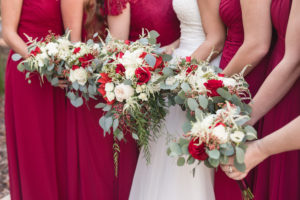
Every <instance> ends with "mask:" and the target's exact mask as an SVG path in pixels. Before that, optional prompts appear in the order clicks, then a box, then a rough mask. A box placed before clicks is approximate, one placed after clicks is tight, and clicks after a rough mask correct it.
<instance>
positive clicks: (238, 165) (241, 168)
mask: <svg viewBox="0 0 300 200" xmlns="http://www.w3.org/2000/svg"><path fill="white" fill-rule="evenodd" d="M234 166H235V168H236V169H237V170H239V171H240V172H245V170H246V165H245V163H242V164H240V163H238V162H237V160H236V159H234Z"/></svg>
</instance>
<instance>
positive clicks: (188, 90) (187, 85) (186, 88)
mask: <svg viewBox="0 0 300 200" xmlns="http://www.w3.org/2000/svg"><path fill="white" fill-rule="evenodd" d="M181 89H182V90H183V91H184V92H190V91H192V89H191V87H190V86H189V84H187V83H186V82H184V83H182V84H181Z"/></svg>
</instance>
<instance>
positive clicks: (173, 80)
mask: <svg viewBox="0 0 300 200" xmlns="http://www.w3.org/2000/svg"><path fill="white" fill-rule="evenodd" d="M175 83H176V78H175V77H173V76H172V77H168V78H167V80H166V85H174V84H175Z"/></svg>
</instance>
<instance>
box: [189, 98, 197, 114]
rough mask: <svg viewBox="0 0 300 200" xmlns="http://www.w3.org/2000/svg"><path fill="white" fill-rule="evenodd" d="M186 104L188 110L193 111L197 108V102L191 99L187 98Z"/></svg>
mask: <svg viewBox="0 0 300 200" xmlns="http://www.w3.org/2000/svg"><path fill="white" fill-rule="evenodd" d="M187 104H188V106H189V108H190V110H192V111H195V110H196V109H197V108H198V107H199V105H198V103H197V101H196V100H195V99H192V98H188V100H187Z"/></svg>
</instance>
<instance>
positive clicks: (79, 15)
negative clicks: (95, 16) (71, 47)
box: [61, 0, 84, 42]
mask: <svg viewBox="0 0 300 200" xmlns="http://www.w3.org/2000/svg"><path fill="white" fill-rule="evenodd" d="M83 5H84V0H61V12H62V17H63V22H64V27H65V29H69V30H71V31H72V32H71V41H73V42H78V41H81V33H82V19H83Z"/></svg>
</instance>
